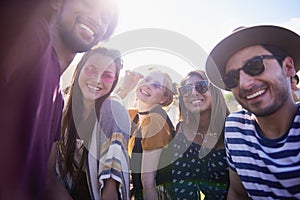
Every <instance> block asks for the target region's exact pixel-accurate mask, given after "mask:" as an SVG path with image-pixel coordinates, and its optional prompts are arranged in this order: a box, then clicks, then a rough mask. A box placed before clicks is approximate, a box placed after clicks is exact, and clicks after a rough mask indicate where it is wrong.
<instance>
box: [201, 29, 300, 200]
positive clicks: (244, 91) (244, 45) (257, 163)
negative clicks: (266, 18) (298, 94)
mask: <svg viewBox="0 0 300 200" xmlns="http://www.w3.org/2000/svg"><path fill="white" fill-rule="evenodd" d="M298 54H300V36H299V35H298V34H296V33H294V32H292V31H290V30H288V29H285V28H282V27H278V26H253V27H248V28H245V27H243V28H241V29H238V30H236V31H235V32H233V33H232V34H231V35H229V36H228V37H226V38H225V39H223V40H222V41H221V42H220V43H219V44H217V45H216V46H215V48H214V49H213V50H212V51H211V53H210V54H209V58H208V59H207V63H206V71H207V75H208V78H209V79H210V81H211V82H212V83H213V84H214V85H216V86H217V87H219V88H221V89H225V90H228V91H231V92H232V93H233V95H234V96H235V98H236V100H237V101H238V102H239V103H240V105H241V106H242V107H243V110H242V111H239V112H235V113H232V114H231V115H229V116H228V118H227V119H226V124H225V144H226V152H227V160H228V164H229V167H230V187H229V191H228V199H248V198H249V197H250V198H251V199H300V104H296V103H295V102H294V101H293V98H292V91H291V86H290V80H291V77H293V76H294V75H295V70H296V71H298V70H299V65H300V55H298Z"/></svg>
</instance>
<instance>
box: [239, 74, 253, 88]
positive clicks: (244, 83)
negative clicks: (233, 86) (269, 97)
mask: <svg viewBox="0 0 300 200" xmlns="http://www.w3.org/2000/svg"><path fill="white" fill-rule="evenodd" d="M253 84H254V77H253V76H250V75H248V74H246V73H245V72H244V71H243V70H240V80H239V87H240V88H244V89H248V88H251V87H252V86H253Z"/></svg>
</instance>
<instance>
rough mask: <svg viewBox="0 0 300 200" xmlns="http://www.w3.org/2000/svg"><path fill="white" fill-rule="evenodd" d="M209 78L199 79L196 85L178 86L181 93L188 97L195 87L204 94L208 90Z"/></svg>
mask: <svg viewBox="0 0 300 200" xmlns="http://www.w3.org/2000/svg"><path fill="white" fill-rule="evenodd" d="M208 85H209V82H208V80H202V81H197V82H196V83H195V84H194V85H184V86H182V87H180V88H178V91H179V94H180V95H182V96H183V97H188V96H190V95H191V94H192V92H193V88H195V90H196V91H197V92H198V93H199V94H204V93H205V92H207V90H208Z"/></svg>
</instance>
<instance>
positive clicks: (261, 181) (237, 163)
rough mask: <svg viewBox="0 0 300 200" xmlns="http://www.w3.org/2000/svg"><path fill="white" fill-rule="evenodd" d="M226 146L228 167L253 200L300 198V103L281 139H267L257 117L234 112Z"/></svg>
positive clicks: (226, 134) (229, 125) (226, 130)
mask: <svg viewBox="0 0 300 200" xmlns="http://www.w3.org/2000/svg"><path fill="white" fill-rule="evenodd" d="M225 145H226V154H227V162H228V165H229V167H230V168H231V169H232V170H234V171H235V172H237V174H238V175H239V177H240V179H241V181H242V183H243V185H244V187H245V189H246V190H247V192H248V195H249V197H250V198H251V199H289V200H290V199H300V104H298V111H297V113H296V115H295V117H294V120H293V123H292V125H291V127H290V129H289V130H288V131H287V132H286V133H285V134H284V135H283V136H281V137H279V138H277V139H268V138H265V137H264V136H263V134H262V133H261V130H260V128H259V126H258V124H257V123H256V122H255V120H254V114H252V113H250V112H248V111H244V110H243V111H239V112H236V113H232V114H231V115H229V116H228V118H227V120H226V123H225Z"/></svg>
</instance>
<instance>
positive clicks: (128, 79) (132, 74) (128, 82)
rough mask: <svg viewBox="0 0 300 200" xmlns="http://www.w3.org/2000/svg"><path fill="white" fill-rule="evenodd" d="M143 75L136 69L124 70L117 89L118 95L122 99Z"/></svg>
mask: <svg viewBox="0 0 300 200" xmlns="http://www.w3.org/2000/svg"><path fill="white" fill-rule="evenodd" d="M142 78H144V76H143V75H142V74H140V73H138V72H136V71H131V70H126V71H125V76H124V79H123V82H122V84H121V86H120V87H119V89H118V90H117V93H118V95H119V96H120V97H121V98H122V99H124V98H125V97H126V96H127V95H128V93H129V92H130V91H132V90H133V89H134V88H135V86H136V85H137V83H138V82H139V80H140V79H142Z"/></svg>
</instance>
